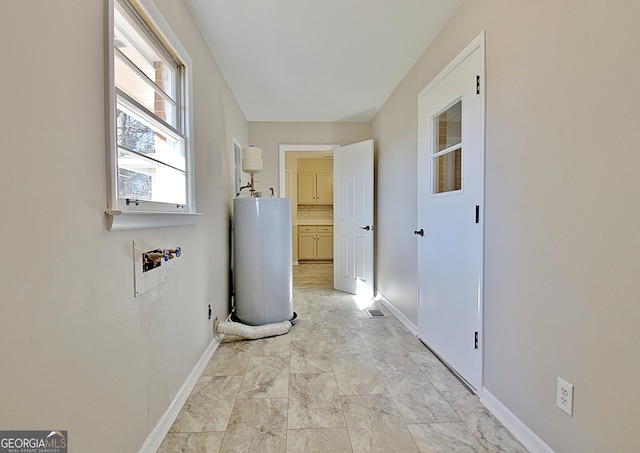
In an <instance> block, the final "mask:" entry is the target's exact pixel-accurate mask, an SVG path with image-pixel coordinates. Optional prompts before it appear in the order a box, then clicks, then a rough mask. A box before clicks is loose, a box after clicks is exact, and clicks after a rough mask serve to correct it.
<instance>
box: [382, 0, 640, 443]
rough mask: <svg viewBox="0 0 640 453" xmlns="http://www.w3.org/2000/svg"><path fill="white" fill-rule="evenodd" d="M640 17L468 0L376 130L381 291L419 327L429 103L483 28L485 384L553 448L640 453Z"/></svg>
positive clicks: (614, 7)
mask: <svg viewBox="0 0 640 453" xmlns="http://www.w3.org/2000/svg"><path fill="white" fill-rule="evenodd" d="M638 17H640V4H639V3H637V2H634V1H619V2H614V3H611V2H609V3H607V2H599V1H591V0H588V1H585V0H567V1H564V2H556V1H551V0H546V1H542V2H528V1H523V0H519V1H506V0H489V1H487V0H485V1H480V0H466V1H465V2H464V3H463V5H462V6H461V7H460V9H459V10H458V11H457V13H456V14H455V15H454V16H453V18H452V19H451V20H450V22H449V23H448V24H447V26H446V27H445V28H444V29H443V30H442V32H441V33H440V34H439V36H438V38H437V39H436V41H435V42H434V43H433V44H432V46H431V47H430V48H429V49H427V51H426V52H425V54H424V55H423V57H422V58H421V59H420V60H419V61H418V62H417V64H416V66H415V67H414V68H413V70H412V71H411V72H410V73H409V74H408V75H407V77H406V78H405V80H404V81H403V82H402V83H401V84H400V85H399V86H398V88H397V89H396V91H395V92H394V94H393V95H392V97H391V98H390V99H389V100H388V101H387V103H386V104H385V106H384V107H383V109H382V110H381V111H380V112H379V113H378V115H377V116H376V117H375V118H374V120H373V121H372V125H371V131H372V136H373V138H375V139H376V140H377V143H378V169H379V176H378V180H377V183H378V200H377V210H378V230H377V235H378V238H377V241H378V250H377V252H378V258H377V276H378V289H379V290H380V291H382V293H383V294H385V296H387V297H388V298H389V299H390V300H391V301H392V302H393V303H394V304H396V306H397V307H398V308H399V309H400V310H402V311H403V313H404V314H405V315H406V316H407V317H408V318H409V319H410V320H412V321H414V322H415V320H416V311H417V310H416V305H415V304H416V300H417V298H416V289H415V281H416V277H417V276H416V270H415V261H416V251H415V250H416V242H415V238H414V237H413V235H412V230H413V229H414V228H415V227H416V225H415V222H416V220H415V219H416V216H415V206H416V171H415V165H416V137H417V124H416V118H417V95H418V93H419V92H420V90H421V89H422V88H423V87H424V86H426V85H427V84H428V83H429V81H430V80H431V79H432V78H433V77H434V76H435V75H437V74H438V72H439V71H440V70H441V69H442V68H443V67H444V66H445V65H446V64H447V63H448V62H449V61H450V60H451V59H453V58H454V57H455V56H456V54H457V53H458V52H459V51H460V50H462V49H463V48H464V46H465V45H466V44H467V43H468V42H470V41H471V40H472V39H473V38H474V37H475V36H476V35H477V34H478V33H480V32H481V31H482V30H486V44H487V57H486V67H487V76H486V83H487V86H486V102H487V112H486V115H487V116H486V118H487V123H486V206H485V207H486V211H485V291H484V304H485V311H484V329H485V338H484V341H485V345H484V346H485V351H484V363H485V372H484V385H485V387H486V388H487V389H488V390H489V391H490V392H491V393H492V394H493V395H494V396H496V397H497V398H498V399H499V400H500V401H501V402H502V403H503V404H504V405H505V406H506V407H507V408H508V409H509V410H510V411H511V412H513V414H515V416H516V417H518V418H519V419H520V420H521V421H522V422H524V423H525V424H526V425H527V426H528V427H529V428H530V429H531V430H533V431H534V432H535V434H536V435H537V436H539V437H540V438H542V439H543V440H544V441H545V442H546V443H547V444H548V445H549V446H550V447H551V448H553V449H554V450H555V451H557V452H580V453H583V452H603V451H620V452H622V451H640V440H639V438H638V436H637V432H636V431H637V424H638V420H640V397H639V396H638V392H636V391H635V390H634V389H635V386H636V383H637V380H638V378H640V361H638V359H637V358H638V357H640V341H638V329H639V328H640V303H639V302H638V301H640V260H638V256H637V255H638V250H640V237H639V236H638V231H640V213H639V212H640V211H639V210H638V209H637V208H638V192H639V191H640V179H639V178H638V174H640V153H638V152H637V144H636V142H637V128H638V125H639V124H640V111H639V110H638V108H637V103H638V102H637V101H638V99H640V84H639V83H638V81H639V80H640V59H638V58H636V57H635V55H636V54H637V44H638V42H640V29H639V28H638V26H637V23H636V22H637V20H636V19H637V18H638ZM557 376H561V377H563V378H565V379H566V380H568V381H569V382H571V383H572V384H574V385H575V400H574V416H573V417H568V416H567V415H565V414H564V413H563V412H561V411H560V410H559V409H557V408H556V407H555V386H556V377H557Z"/></svg>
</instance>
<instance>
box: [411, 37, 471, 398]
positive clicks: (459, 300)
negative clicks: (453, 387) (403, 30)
mask: <svg viewBox="0 0 640 453" xmlns="http://www.w3.org/2000/svg"><path fill="white" fill-rule="evenodd" d="M466 52H467V54H466V55H461V56H459V57H458V60H460V61H456V62H454V63H452V66H453V67H449V68H448V69H447V70H446V71H447V72H446V74H445V75H443V76H441V77H440V78H439V79H438V78H436V80H437V82H435V83H433V84H432V85H430V86H428V87H427V88H425V90H424V91H423V92H422V93H421V94H420V97H419V101H418V103H419V147H418V165H419V167H418V172H419V174H418V188H419V196H418V199H419V201H418V228H417V230H416V240H417V245H418V279H419V290H418V295H419V306H418V333H419V336H420V338H421V340H422V341H423V342H424V343H425V344H426V345H427V346H429V348H431V349H432V350H433V351H434V352H435V353H436V354H437V355H438V356H440V358H441V359H442V360H444V361H445V362H446V363H447V364H448V365H449V366H450V367H451V368H452V369H453V370H454V371H455V372H456V373H457V374H458V375H459V376H460V377H461V378H462V379H464V380H465V381H466V383H467V384H469V386H471V387H472V388H474V389H476V390H478V389H479V388H480V385H481V378H482V352H481V351H482V349H481V335H482V331H481V319H482V318H481V315H482V298H481V294H482V259H483V258H482V257H483V255H482V250H483V246H482V244H483V242H482V209H483V193H484V95H483V93H482V91H483V90H481V78H480V76H481V75H482V74H483V70H484V69H483V68H484V55H483V47H482V45H479V46H477V47H471V48H467V50H466Z"/></svg>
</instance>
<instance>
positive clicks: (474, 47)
mask: <svg viewBox="0 0 640 453" xmlns="http://www.w3.org/2000/svg"><path fill="white" fill-rule="evenodd" d="M475 51H477V52H480V55H481V57H482V71H481V72H480V74H479V76H480V79H479V81H478V89H479V90H480V91H479V93H481V94H482V99H483V101H482V102H483V109H482V113H481V121H482V132H481V135H482V138H481V140H482V153H483V155H484V152H485V133H484V127H485V124H486V122H485V110H484V108H486V104H485V101H484V99H485V73H486V69H485V32H484V31H483V32H482V33H480V34H479V35H478V36H477V37H476V38H474V39H473V41H471V42H470V43H469V44H468V45H467V46H466V47H465V48H464V49H463V50H462V51H461V52H460V53H459V54H458V55H457V56H456V57H455V58H454V59H453V60H452V61H451V62H450V63H449V64H448V65H447V66H446V67H445V68H444V69H443V70H442V71H441V72H440V73H439V74H438V75H437V76H436V77H435V78H434V79H433V80H432V81H431V82H430V83H429V84H428V85H427V86H426V87H425V88H424V89H423V90H422V91H421V92H420V94H419V95H418V101H419V102H418V104H419V108H420V99H421V98H422V97H423V96H424V95H425V94H426V93H427V92H429V91H430V90H431V89H432V88H433V87H435V86H436V85H437V84H438V83H439V82H441V81H442V80H443V79H444V78H445V77H447V76H448V75H449V74H450V73H451V72H452V71H453V70H454V69H456V68H457V67H458V66H459V65H460V64H461V63H462V62H463V61H464V60H465V59H466V58H467V57H469V56H470V55H471V54H472V53H473V52H475ZM423 116H424V114H423V112H422V111H420V113H419V117H420V118H422V117H423ZM420 118H419V121H420ZM418 127H420V126H418ZM430 127H431V126H430ZM423 141H424V138H423V137H422V132H421V130H420V129H419V140H418V144H419V148H418V149H419V150H420V149H422V147H423V146H426V145H425V144H424V143H422V142H423ZM419 152H420V151H419ZM430 167H431V166H430ZM430 171H432V169H431V168H430ZM463 171H464V170H463ZM481 172H482V178H483V184H482V194H481V195H480V198H481V203H482V204H481V212H480V214H479V215H480V217H479V225H478V226H479V229H480V231H479V236H480V241H481V243H480V255H481V259H480V262H479V263H478V266H479V269H478V299H477V303H478V323H477V327H478V349H479V350H480V351H479V353H480V370H479V381H478V382H477V383H476V385H474V386H472V387H474V388H475V391H476V392H477V393H478V394H479V395H480V394H481V391H482V386H483V377H484V341H483V339H484V323H483V319H484V207H485V199H484V197H485V195H484V158H483V165H482V169H481ZM431 178H432V176H430V180H431ZM424 196H427V195H425V194H421V193H419V194H418V209H420V207H421V206H422V201H421V200H422V197H424ZM418 219H420V213H419V212H418ZM418 228H421V226H418ZM418 275H420V270H419V269H418ZM417 283H418V285H420V281H419V280H418V282H417ZM418 294H420V288H418ZM420 303H421V301H420V300H418V304H420ZM419 322H420V306H418V331H420V326H419Z"/></svg>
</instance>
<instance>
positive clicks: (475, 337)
mask: <svg viewBox="0 0 640 453" xmlns="http://www.w3.org/2000/svg"><path fill="white" fill-rule="evenodd" d="M473 349H478V332H476V334H475V336H474V342H473Z"/></svg>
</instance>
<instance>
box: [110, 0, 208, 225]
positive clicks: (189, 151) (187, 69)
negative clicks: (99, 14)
mask: <svg viewBox="0 0 640 453" xmlns="http://www.w3.org/2000/svg"><path fill="white" fill-rule="evenodd" d="M123 1H124V2H125V3H126V2H128V3H130V4H134V5H135V6H136V7H137V8H135V9H138V10H139V11H140V12H141V16H143V19H144V20H145V22H148V23H149V24H150V25H151V28H152V29H153V30H154V32H155V33H157V34H159V35H160V36H158V37H159V38H160V40H161V41H163V42H164V43H166V44H167V45H168V46H170V51H171V52H172V53H174V54H175V56H176V57H177V59H178V60H180V62H181V63H182V64H183V65H184V68H183V69H184V73H183V75H182V76H183V86H182V87H181V88H182V90H183V92H182V93H181V103H180V105H179V106H178V107H179V108H181V111H180V112H176V114H177V115H179V116H181V117H182V118H183V124H182V127H181V131H182V133H183V134H184V136H185V137H186V138H185V144H184V146H185V159H186V166H185V170H186V172H185V173H186V180H187V181H186V186H187V187H186V197H187V201H186V204H184V205H178V204H169V203H158V202H153V201H137V202H136V203H129V204H126V203H125V201H124V200H120V199H119V197H118V151H117V138H116V134H117V131H116V109H117V106H116V104H117V102H116V88H115V76H114V58H115V56H114V46H113V40H114V7H115V2H116V0H107V1H106V4H107V11H106V17H107V21H106V22H107V23H106V32H105V47H106V50H105V54H106V62H105V68H106V74H105V83H106V88H105V95H106V102H105V104H106V158H107V210H106V214H107V224H108V225H107V227H108V229H109V230H112V231H113V230H123V229H139V228H154V227H166V226H178V225H190V224H194V223H195V221H196V217H197V216H198V215H199V214H198V213H197V212H196V202H195V172H194V166H193V152H194V151H193V150H194V147H193V90H192V87H193V71H192V68H193V60H192V58H191V56H190V55H189V53H188V52H187V50H186V49H185V48H184V46H183V45H182V43H181V42H180V40H179V39H178V37H177V35H176V34H175V33H174V32H173V30H172V29H171V27H170V26H169V23H168V22H167V21H166V20H165V18H164V17H163V15H162V13H161V12H160V10H159V8H158V7H157V5H156V4H155V3H154V1H153V0H123Z"/></svg>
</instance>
